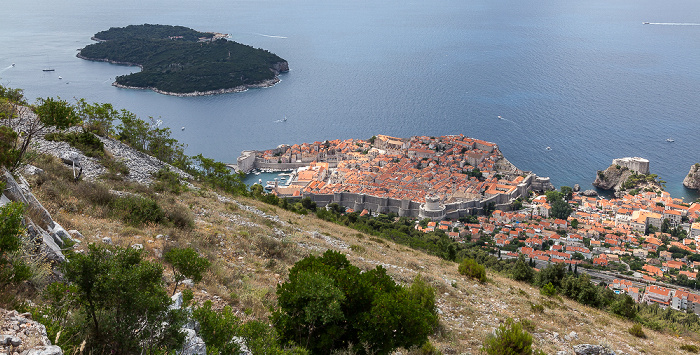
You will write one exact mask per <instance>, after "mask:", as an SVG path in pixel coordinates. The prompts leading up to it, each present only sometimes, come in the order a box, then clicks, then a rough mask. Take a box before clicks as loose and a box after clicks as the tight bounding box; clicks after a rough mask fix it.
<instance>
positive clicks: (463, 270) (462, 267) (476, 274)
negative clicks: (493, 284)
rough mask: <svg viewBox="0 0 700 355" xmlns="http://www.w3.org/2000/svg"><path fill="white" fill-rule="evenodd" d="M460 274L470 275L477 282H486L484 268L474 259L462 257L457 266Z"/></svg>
mask: <svg viewBox="0 0 700 355" xmlns="http://www.w3.org/2000/svg"><path fill="white" fill-rule="evenodd" d="M457 270H458V271H459V273H460V274H462V275H464V276H468V277H471V278H473V279H476V280H478V281H479V282H486V269H485V268H484V266H483V265H480V264H479V263H477V262H476V261H474V259H469V258H467V259H464V260H462V262H461V263H459V267H458V268H457Z"/></svg>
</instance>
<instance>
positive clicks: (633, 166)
mask: <svg viewBox="0 0 700 355" xmlns="http://www.w3.org/2000/svg"><path fill="white" fill-rule="evenodd" d="M612 165H619V166H624V167H626V168H627V169H630V170H632V171H634V172H636V173H638V174H645V175H646V174H649V160H647V159H644V158H640V157H626V158H617V159H613V161H612Z"/></svg>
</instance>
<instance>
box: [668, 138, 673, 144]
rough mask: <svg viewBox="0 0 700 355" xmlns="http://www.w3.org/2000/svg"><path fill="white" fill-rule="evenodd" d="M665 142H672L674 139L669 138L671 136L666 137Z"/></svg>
mask: <svg viewBox="0 0 700 355" xmlns="http://www.w3.org/2000/svg"><path fill="white" fill-rule="evenodd" d="M666 142H669V143H673V142H675V141H674V140H673V139H671V138H666Z"/></svg>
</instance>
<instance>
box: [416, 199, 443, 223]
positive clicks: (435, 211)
mask: <svg viewBox="0 0 700 355" xmlns="http://www.w3.org/2000/svg"><path fill="white" fill-rule="evenodd" d="M418 217H420V218H421V219H422V218H430V219H431V220H433V221H441V220H443V219H445V205H443V204H442V199H441V198H440V197H439V196H437V195H434V194H430V193H429V194H427V195H426V196H425V203H424V204H422V205H420V211H419V213H418Z"/></svg>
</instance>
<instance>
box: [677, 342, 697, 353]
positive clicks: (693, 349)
mask: <svg viewBox="0 0 700 355" xmlns="http://www.w3.org/2000/svg"><path fill="white" fill-rule="evenodd" d="M680 349H681V350H685V351H687V352H689V353H693V354H697V353H698V352H700V348H698V346H697V345H693V344H683V345H681V346H680Z"/></svg>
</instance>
